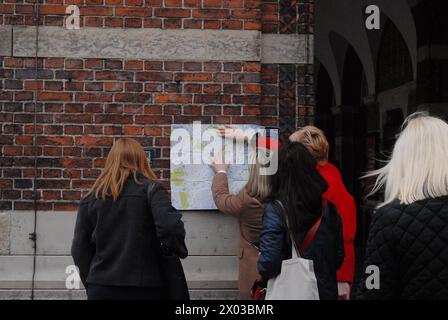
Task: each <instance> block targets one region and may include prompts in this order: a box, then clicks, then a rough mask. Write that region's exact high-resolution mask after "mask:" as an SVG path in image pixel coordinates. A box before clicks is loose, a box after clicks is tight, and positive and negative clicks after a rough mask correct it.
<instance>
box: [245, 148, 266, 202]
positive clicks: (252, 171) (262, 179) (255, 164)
mask: <svg viewBox="0 0 448 320" xmlns="http://www.w3.org/2000/svg"><path fill="white" fill-rule="evenodd" d="M258 152H266V151H262V148H258ZM268 166H269V165H268V164H266V165H262V164H261V163H260V162H259V161H258V157H257V152H251V153H249V179H248V181H247V183H246V186H245V188H246V190H247V193H248V194H249V195H250V196H251V197H254V198H257V199H258V200H260V201H264V200H265V199H266V198H267V197H268V196H269V194H270V193H271V180H270V175H263V174H260V172H261V170H262V168H266V167H268Z"/></svg>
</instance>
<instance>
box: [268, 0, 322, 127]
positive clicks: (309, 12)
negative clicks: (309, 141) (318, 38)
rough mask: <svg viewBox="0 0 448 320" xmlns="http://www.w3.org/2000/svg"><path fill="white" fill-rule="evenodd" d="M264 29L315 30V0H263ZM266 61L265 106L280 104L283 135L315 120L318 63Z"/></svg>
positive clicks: (310, 32)
mask: <svg viewBox="0 0 448 320" xmlns="http://www.w3.org/2000/svg"><path fill="white" fill-rule="evenodd" d="M262 21H263V24H262V31H263V33H273V34H305V35H312V34H313V33H314V0H302V1H289V0H279V1H277V0H267V1H263V3H262ZM312 61H313V57H312V55H311V56H310V57H308V62H307V63H302V64H297V63H296V64H292V63H288V64H272V63H270V64H262V84H263V86H262V95H263V103H262V104H263V105H266V106H268V105H269V106H270V105H277V106H278V112H279V113H278V120H279V126H280V130H281V132H282V133H283V135H289V134H290V133H292V132H294V130H295V129H296V128H297V127H301V126H304V125H307V124H312V123H313V120H314V119H313V116H314V108H313V107H314V105H315V101H314V87H313V83H314V82H313V74H314V64H313V62H312Z"/></svg>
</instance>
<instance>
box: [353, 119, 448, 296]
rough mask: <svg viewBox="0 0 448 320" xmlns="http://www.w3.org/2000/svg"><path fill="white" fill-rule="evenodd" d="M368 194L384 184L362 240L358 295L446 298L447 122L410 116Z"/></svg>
mask: <svg viewBox="0 0 448 320" xmlns="http://www.w3.org/2000/svg"><path fill="white" fill-rule="evenodd" d="M367 176H377V180H376V185H375V187H374V189H373V192H377V191H378V190H380V189H382V188H384V191H385V198H384V202H383V203H382V204H381V205H380V206H379V208H378V210H377V212H376V213H375V214H374V217H373V221H372V223H371V227H370V234H369V239H368V242H367V254H366V261H365V269H364V270H363V271H362V274H363V275H364V276H363V277H362V279H361V282H360V284H359V289H358V292H357V294H356V297H357V298H359V299H412V300H414V299H425V300H426V299H443V300H444V299H446V298H447V297H448V250H447V248H448V124H447V123H446V122H444V121H443V120H441V119H438V118H435V117H431V116H429V115H428V114H427V113H422V112H418V113H415V114H413V115H411V116H409V117H408V118H407V119H406V121H405V122H404V124H403V128H402V132H401V133H400V135H399V138H398V140H397V142H396V143H395V146H394V149H393V153H392V157H391V159H390V161H389V162H388V163H387V165H386V166H384V167H383V168H381V169H379V170H377V171H374V172H372V173H370V174H368V175H367Z"/></svg>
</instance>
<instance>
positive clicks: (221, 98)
mask: <svg viewBox="0 0 448 320" xmlns="http://www.w3.org/2000/svg"><path fill="white" fill-rule="evenodd" d="M34 2H35V0H30V1H27V0H24V1H17V0H6V1H3V3H2V4H0V25H1V24H3V25H14V26H17V25H33V23H34V22H33V11H34ZM41 3H42V4H41V6H40V14H41V16H40V17H41V18H40V24H42V25H45V26H61V28H62V25H63V19H64V13H65V7H66V6H67V5H69V4H77V5H79V7H80V13H81V27H83V26H91V27H99V28H110V27H117V28H163V29H172V28H177V29H190V28H195V29H207V30H208V29H234V30H263V32H265V33H288V34H297V33H308V34H312V32H313V27H312V23H311V22H312V20H313V17H312V14H313V1H311V0H302V1H298V2H296V1H258V0H222V1H221V0H203V1H200V0H183V1H181V0H165V1H162V0H146V1H144V0H98V1H96V0H85V1H83V0H73V1H68V0H66V1H62V0H43V1H41ZM73 32H76V31H73ZM37 63H38V65H37V66H36V65H35V64H36V60H35V59H34V58H31V57H18V56H3V57H0V90H1V91H0V133H1V137H0V145H1V149H0V151H1V158H0V188H1V199H0V210H32V209H33V208H34V207H33V187H34V185H33V184H34V183H36V185H35V187H36V189H37V191H38V199H39V200H38V209H39V210H76V209H77V201H78V200H79V199H80V197H81V196H82V195H83V194H85V192H86V190H88V188H89V187H90V186H91V185H92V183H93V182H94V180H95V178H96V177H97V176H98V174H99V172H100V170H101V168H102V167H103V165H104V160H105V157H106V156H107V153H108V151H109V149H110V147H111V145H112V143H113V141H114V139H116V138H117V137H120V136H128V137H133V138H136V139H137V140H139V141H140V142H141V143H142V145H143V146H145V147H149V146H151V147H153V148H154V149H155V152H156V158H155V160H154V164H153V167H154V168H155V171H156V173H157V174H158V175H159V176H160V178H161V179H162V180H163V181H164V183H165V184H166V185H167V186H169V183H168V182H169V134H170V125H171V124H172V123H190V122H192V121H193V120H201V121H202V122H204V123H219V124H232V123H233V124H235V123H255V124H262V125H274V126H275V125H278V124H280V125H281V127H282V130H283V131H285V132H286V133H287V132H288V131H289V132H290V131H292V130H294V129H295V127H296V126H298V125H302V124H304V123H308V122H309V121H310V119H311V116H312V114H313V108H312V106H313V104H314V102H313V89H312V85H313V81H312V79H313V68H312V62H309V63H307V64H264V63H261V62H260V61H223V60H221V61H197V60H194V59H192V60H191V61H186V60H182V61H154V60H143V59H135V60H129V59H110V58H105V59H91V58H63V57H59V58H50V57H40V58H39V59H38V60H37ZM36 67H37V73H36ZM36 78H37V81H36V80H35V79H36ZM35 100H36V101H37V104H36V105H35V104H34V101H35ZM35 109H36V127H35V126H34V110H35ZM34 130H36V131H34ZM34 133H36V141H35V142H33V139H34ZM34 144H35V145H36V146H37V147H36V149H33V145H34ZM35 155H37V159H36V166H37V172H36V173H37V174H36V180H35V182H34V177H35V170H34V164H35V163H34V160H35V157H34V156H35Z"/></svg>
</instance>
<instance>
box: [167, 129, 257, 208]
mask: <svg viewBox="0 0 448 320" xmlns="http://www.w3.org/2000/svg"><path fill="white" fill-rule="evenodd" d="M220 127H222V126H218V125H202V126H201V129H200V130H202V132H204V131H205V130H207V129H214V131H215V132H216V135H215V136H214V137H216V139H222V138H221V136H219V133H218V131H217V129H218V128H220ZM232 127H236V128H239V129H242V130H247V129H249V128H250V129H253V130H257V129H258V128H260V127H259V126H257V125H232ZM179 128H182V129H185V130H187V131H188V132H189V133H190V134H191V135H192V136H193V125H192V124H190V125H179V124H173V125H172V126H171V131H172V132H173V131H174V130H175V129H179ZM222 141H224V140H222ZM177 143H178V142H176V141H171V155H170V156H171V159H173V155H174V154H173V146H174V145H176V144H177ZM208 143H209V142H207V141H206V142H202V141H198V140H193V141H192V146H191V148H190V155H189V157H190V158H193V157H194V155H196V156H200V154H201V150H202V148H203V147H204V145H207V144H208ZM240 143H241V142H240ZM244 150H245V152H246V154H247V145H246V146H245V147H244ZM222 153H223V154H226V149H225V148H223V151H222ZM244 159H245V160H244V164H231V165H230V167H229V172H228V179H229V191H230V192H231V193H238V192H239V191H240V190H241V188H243V187H244V185H245V184H246V182H247V179H248V165H247V156H246V157H244ZM170 171H171V201H172V204H173V206H174V207H175V208H176V209H178V210H214V209H216V206H215V203H214V201H213V196H212V192H211V186H212V180H213V176H214V173H213V170H212V169H211V168H210V166H209V165H208V164H205V163H201V164H174V163H173V161H170Z"/></svg>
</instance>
